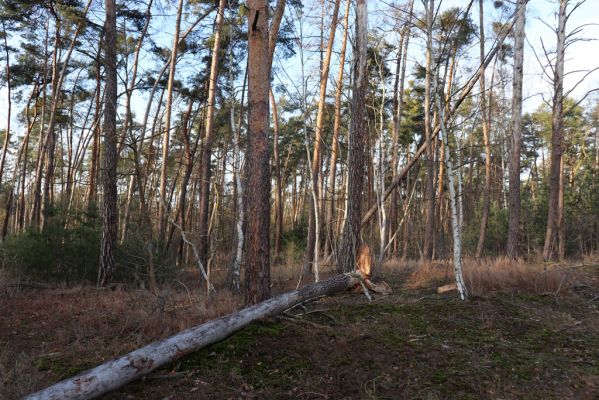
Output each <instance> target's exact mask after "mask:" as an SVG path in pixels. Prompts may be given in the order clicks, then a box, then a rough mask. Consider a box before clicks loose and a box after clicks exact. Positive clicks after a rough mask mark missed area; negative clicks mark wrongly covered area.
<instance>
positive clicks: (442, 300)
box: [0, 265, 599, 400]
mask: <svg viewBox="0 0 599 400" xmlns="http://www.w3.org/2000/svg"><path fill="white" fill-rule="evenodd" d="M567 271H569V270H567ZM541 273H542V272H541ZM409 274H412V275H413V274H414V272H413V271H412V272H409V271H408V270H402V269H394V270H392V271H387V272H386V273H385V275H384V276H385V280H386V281H387V282H388V283H389V284H390V285H391V286H392V287H393V289H394V291H393V293H392V294H391V295H388V296H380V297H379V296H377V297H375V298H374V299H373V301H371V302H369V301H368V299H366V297H365V296H364V295H363V294H359V293H346V294H342V295H339V296H334V297H329V298H322V299H319V300H318V301H314V302H311V303H308V304H306V305H305V306H303V307H296V308H295V309H292V310H290V311H288V312H287V313H286V314H285V315H282V316H278V317H273V318H268V319H266V320H262V321H258V322H255V323H253V324H251V325H250V326H249V327H247V328H245V329H243V330H241V331H240V332H237V333H236V334H234V335H232V336H231V337H229V338H228V339H226V340H225V341H223V342H220V343H218V344H216V345H213V346H211V347H209V348H207V349H205V350H202V351H199V352H197V353H195V354H193V355H191V356H188V357H186V358H184V359H182V360H179V361H178V362H176V363H174V364H173V365H170V366H168V367H166V368H163V369H160V370H158V371H155V372H154V373H152V374H150V375H149V376H147V377H146V378H145V379H143V380H142V381H138V382H134V383H131V384H128V385H126V386H125V387H123V388H122V389H120V390H119V391H117V392H114V393H111V394H109V395H107V396H105V398H107V399H144V400H149V399H172V400H174V399H398V398H401V399H451V398H454V399H468V398H472V399H479V398H492V399H499V398H501V399H513V398H531V399H536V398H543V399H553V398H555V399H557V398H559V399H563V398H571V399H596V398H598V396H599V308H598V307H599V266H597V265H595V266H587V267H584V268H582V269H581V268H578V269H577V270H576V272H575V273H574V272H567V274H564V275H563V276H565V277H567V282H566V281H565V279H561V280H560V281H559V287H558V290H556V291H552V292H542V293H536V294H531V293H526V292H522V291H518V290H513V291H511V292H509V291H506V290H501V291H488V292H487V293H485V294H482V295H476V296H474V297H473V298H472V299H471V300H469V301H466V302H463V301H460V300H459V299H458V298H457V295H456V292H451V293H446V294H441V295H440V294H437V293H436V288H437V286H438V285H439V284H442V283H443V280H444V279H440V280H433V281H427V282H426V283H425V284H422V283H421V284H419V285H414V284H409V283H407V282H409V279H407V278H408V275H409ZM284 289H285V285H282V286H281V287H280V288H279V289H278V291H282V290H284ZM154 297H155V296H153V295H151V294H148V293H147V292H137V291H136V292H128V291H125V290H117V291H98V290H92V289H90V288H80V289H72V290H62V291H60V290H54V291H48V290H35V289H32V290H29V291H25V292H22V291H21V292H19V293H18V294H15V293H4V294H2V293H0V310H2V312H1V313H0V398H2V399H12V398H19V397H20V396H22V395H24V394H26V393H28V392H31V391H33V390H36V389H40V388H42V387H44V386H46V385H48V384H51V383H53V382H56V381H57V380H59V379H63V378H66V377H69V376H71V375H73V374H76V373H78V372H80V371H82V370H85V369H87V368H90V367H92V366H95V365H97V364H98V363H101V362H102V361H105V360H108V359H110V358H111V357H114V356H116V355H118V354H123V353H124V352H127V351H130V350H133V349H135V348H137V347H139V346H141V345H143V344H146V343H148V342H150V341H152V340H154V339H158V338H160V337H165V336H168V335H170V334H172V333H174V332H176V331H178V330H180V329H183V328H186V327H188V326H192V325H194V324H197V323H200V322H201V321H204V320H207V319H211V318H214V317H216V316H219V315H223V314H226V313H228V312H230V311H231V309H234V308H237V307H239V305H240V304H241V303H240V301H241V299H240V298H236V297H232V296H230V295H227V294H221V295H218V296H217V298H215V299H213V300H212V302H211V303H210V304H203V303H202V302H200V301H199V300H197V301H196V299H195V298H194V297H193V296H192V295H190V294H189V295H188V293H186V292H185V291H183V292H176V293H171V294H170V296H169V297H167V299H166V300H162V301H161V300H158V301H157V299H156V298H154Z"/></svg>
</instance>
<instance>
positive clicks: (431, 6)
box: [423, 0, 435, 260]
mask: <svg viewBox="0 0 599 400" xmlns="http://www.w3.org/2000/svg"><path fill="white" fill-rule="evenodd" d="M434 12H435V1H434V0H429V1H428V7H426V37H427V40H426V41H427V46H426V76H425V83H424V85H425V88H424V131H425V136H426V188H427V189H426V210H427V213H426V225H425V232H424V251H423V257H424V259H425V260H430V259H432V258H433V246H434V243H433V242H434V237H435V153H434V151H433V143H432V126H431V79H432V77H433V74H432V70H431V69H432V67H433V65H432V41H433V13H434Z"/></svg>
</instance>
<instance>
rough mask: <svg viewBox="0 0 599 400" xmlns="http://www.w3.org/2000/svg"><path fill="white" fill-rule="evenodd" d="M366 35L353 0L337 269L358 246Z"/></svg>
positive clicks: (359, 4)
mask: <svg viewBox="0 0 599 400" xmlns="http://www.w3.org/2000/svg"><path fill="white" fill-rule="evenodd" d="M367 35H368V4H367V0H357V1H356V39H355V40H356V42H355V43H356V44H355V49H354V87H353V98H352V103H351V108H352V109H351V116H352V120H351V126H350V137H349V154H348V188H347V198H348V201H347V218H346V222H345V226H344V229H343V234H342V237H341V243H340V245H339V249H338V254H337V260H338V269H339V271H340V272H349V271H353V270H354V269H355V267H356V257H357V254H358V253H357V252H358V249H359V247H360V228H361V217H362V191H363V189H364V155H365V154H364V149H365V147H366V115H365V114H366V113H365V105H366V89H367V87H368V71H367V68H366V61H367V60H366V57H367Z"/></svg>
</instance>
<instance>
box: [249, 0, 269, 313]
mask: <svg viewBox="0 0 599 400" xmlns="http://www.w3.org/2000/svg"><path fill="white" fill-rule="evenodd" d="M247 4H248V8H249V10H248V108H249V109H248V128H249V129H248V149H247V157H246V182H247V186H246V201H245V205H246V210H247V226H246V263H245V264H246V277H245V281H246V282H245V286H246V303H248V304H256V303H259V302H261V301H263V300H265V299H267V298H269V297H270V154H269V153H270V150H269V143H268V125H269V124H268V112H269V106H268V91H269V88H270V60H269V35H268V30H269V29H268V18H269V7H268V2H267V1H266V0H248V3H247Z"/></svg>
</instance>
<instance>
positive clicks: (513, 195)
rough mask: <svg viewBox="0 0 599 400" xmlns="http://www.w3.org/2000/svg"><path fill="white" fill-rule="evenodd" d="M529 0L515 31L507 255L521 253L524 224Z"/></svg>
mask: <svg viewBox="0 0 599 400" xmlns="http://www.w3.org/2000/svg"><path fill="white" fill-rule="evenodd" d="M526 3H527V0H518V11H517V16H516V28H515V32H514V36H515V39H514V78H513V85H512V96H513V98H512V121H511V134H512V136H511V154H510V166H509V169H510V187H509V219H508V239H507V255H508V257H509V258H512V259H515V258H516V257H517V256H518V228H519V226H520V148H521V147H522V77H523V70H524V69H523V68H524V27H525V23H526V21H525V19H526Z"/></svg>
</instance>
